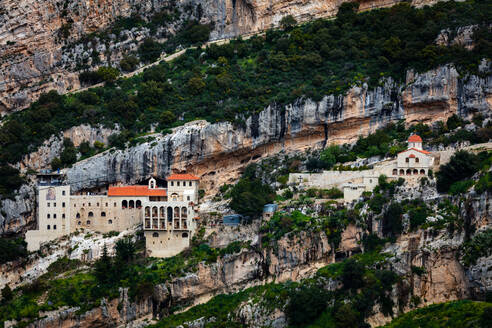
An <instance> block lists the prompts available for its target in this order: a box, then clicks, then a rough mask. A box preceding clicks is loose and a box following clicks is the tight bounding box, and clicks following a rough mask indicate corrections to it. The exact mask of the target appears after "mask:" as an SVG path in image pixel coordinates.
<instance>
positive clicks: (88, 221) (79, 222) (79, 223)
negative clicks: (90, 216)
mask: <svg viewBox="0 0 492 328" xmlns="http://www.w3.org/2000/svg"><path fill="white" fill-rule="evenodd" d="M85 224H86V225H90V224H91V220H87V221H86V222H85ZM108 224H113V220H108ZM77 225H82V221H78V222H77Z"/></svg>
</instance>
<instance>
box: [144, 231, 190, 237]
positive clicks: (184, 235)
mask: <svg viewBox="0 0 492 328" xmlns="http://www.w3.org/2000/svg"><path fill="white" fill-rule="evenodd" d="M152 237H154V238H158V237H159V233H158V232H154V233H153V234H152ZM181 237H182V238H188V233H187V232H183V233H182V234H181Z"/></svg>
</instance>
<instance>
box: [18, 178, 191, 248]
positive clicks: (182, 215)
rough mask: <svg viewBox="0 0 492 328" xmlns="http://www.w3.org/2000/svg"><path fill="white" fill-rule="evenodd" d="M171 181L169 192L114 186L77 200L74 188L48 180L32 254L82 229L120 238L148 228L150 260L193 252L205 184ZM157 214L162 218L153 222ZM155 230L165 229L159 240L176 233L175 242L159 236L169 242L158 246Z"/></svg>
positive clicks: (30, 236) (29, 236)
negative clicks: (113, 233) (116, 234)
mask: <svg viewBox="0 0 492 328" xmlns="http://www.w3.org/2000/svg"><path fill="white" fill-rule="evenodd" d="M167 180H168V186H169V187H168V188H159V187H157V183H156V180H155V179H150V180H149V183H148V185H147V186H145V185H136V186H114V187H109V188H108V189H107V192H105V193H95V192H86V193H78V194H71V192H70V186H68V185H60V184H59V183H58V180H57V183H56V184H54V183H49V181H48V182H46V181H47V180H42V181H43V182H42V183H41V182H40V185H39V189H38V229H37V230H30V231H28V232H27V233H26V242H27V245H28V246H27V247H28V250H29V251H36V250H38V249H39V248H40V245H41V244H42V243H45V242H48V241H51V240H53V239H56V238H59V237H61V236H64V235H68V234H70V233H72V232H75V231H77V230H79V229H87V230H92V231H97V232H102V233H105V232H110V231H118V232H120V231H124V230H127V229H129V228H132V227H134V226H136V225H138V224H141V223H143V225H144V234H145V237H146V238H147V239H148V240H147V242H146V244H147V245H148V249H147V251H148V254H149V255H151V256H155V257H164V256H171V255H168V254H172V255H174V254H176V253H179V252H180V251H181V250H183V249H184V248H186V247H188V246H189V240H190V238H191V236H192V234H193V233H194V231H195V228H196V219H195V220H193V218H194V217H196V215H195V212H196V206H197V204H198V184H199V178H198V177H195V176H192V175H188V174H187V175H183V174H175V175H171V176H170V177H168V179H167ZM168 192H169V195H170V196H169V197H168ZM155 210H157V215H154V216H152V214H154V211H155ZM146 214H150V216H146V218H150V219H151V220H150V221H145V220H144V215H146ZM159 214H163V215H162V216H159ZM160 218H162V220H160ZM155 219H157V221H155ZM167 220H170V221H167ZM150 222H152V225H149V223H150ZM154 222H156V225H153V223H154ZM146 224H147V225H146ZM154 227H157V228H159V229H156V231H157V232H158V235H159V233H160V231H161V229H163V231H172V233H170V235H169V236H167V235H166V236H164V235H162V236H159V238H161V239H159V241H164V240H166V242H165V243H164V242H158V243H155V241H156V240H155V239H154V238H155V234H154V233H153V232H156V231H154V229H153V228H154ZM147 231H152V233H148V232H147ZM171 237H172V242H171ZM178 237H179V238H178ZM168 249H169V250H168Z"/></svg>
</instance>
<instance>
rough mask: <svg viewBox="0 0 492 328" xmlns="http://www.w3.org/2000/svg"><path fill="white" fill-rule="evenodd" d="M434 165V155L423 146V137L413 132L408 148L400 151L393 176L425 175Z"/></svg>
mask: <svg viewBox="0 0 492 328" xmlns="http://www.w3.org/2000/svg"><path fill="white" fill-rule="evenodd" d="M433 165H434V156H433V155H432V154H431V153H430V152H428V151H426V150H424V149H423V148H422V138H421V137H420V136H418V135H417V134H413V135H411V136H410V137H409V138H408V149H407V150H404V151H402V152H400V153H399V154H398V157H397V160H396V167H395V168H394V169H393V176H404V177H407V176H418V177H421V176H425V175H427V174H428V173H429V170H430V169H431V168H432V166H433Z"/></svg>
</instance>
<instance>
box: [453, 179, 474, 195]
mask: <svg viewBox="0 0 492 328" xmlns="http://www.w3.org/2000/svg"><path fill="white" fill-rule="evenodd" d="M473 184H474V182H473V180H462V181H456V182H454V183H453V184H452V185H451V186H450V187H449V193H450V194H451V195H460V194H464V193H466V192H467V191H468V189H470V187H471V186H473Z"/></svg>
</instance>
